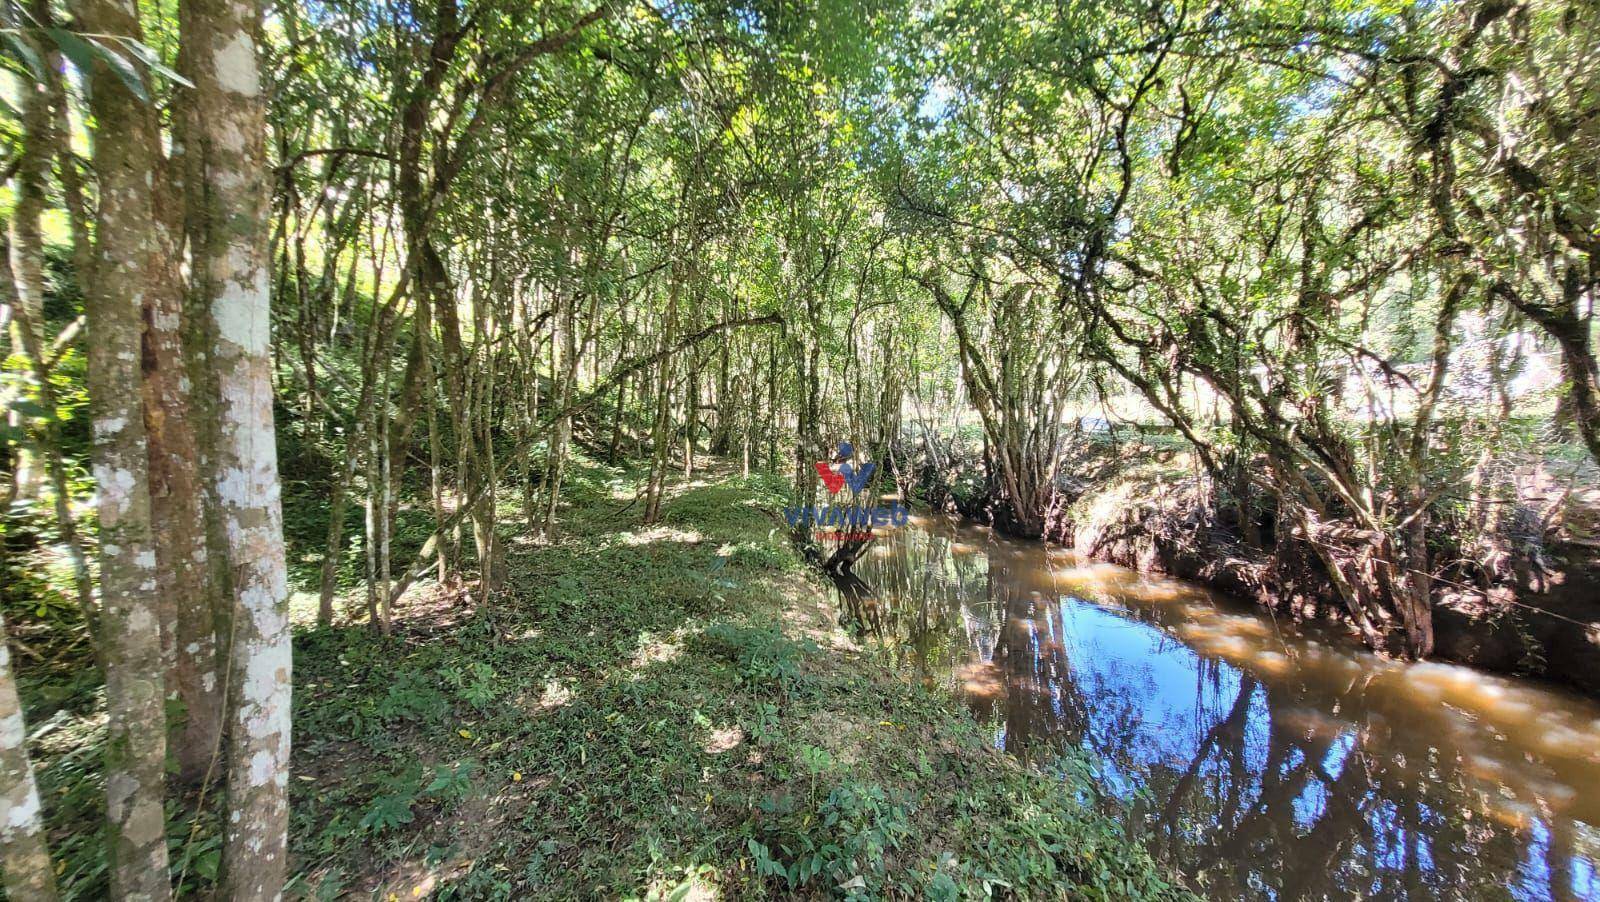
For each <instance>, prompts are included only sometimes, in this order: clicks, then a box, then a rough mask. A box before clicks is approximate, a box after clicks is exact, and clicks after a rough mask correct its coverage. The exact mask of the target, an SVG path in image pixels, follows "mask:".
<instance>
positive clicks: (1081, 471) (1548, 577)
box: [899, 445, 1600, 696]
mask: <svg viewBox="0 0 1600 902" xmlns="http://www.w3.org/2000/svg"><path fill="white" fill-rule="evenodd" d="M1120 452H1121V453H1122V454H1124V455H1126V457H1125V458H1123V459H1121V460H1112V459H1110V456H1109V455H1104V454H1096V455H1090V456H1088V457H1086V458H1084V459H1081V460H1079V461H1077V462H1076V465H1075V466H1074V467H1072V468H1070V469H1071V472H1070V473H1064V474H1063V475H1062V476H1061V477H1060V479H1059V481H1058V503H1057V504H1056V505H1055V506H1054V507H1053V508H1052V510H1051V511H1050V512H1049V514H1048V516H1047V517H1046V525H1045V529H1044V534H1043V535H1042V536H1041V535H1039V534H1037V533H1035V534H1032V535H1029V534H1028V533H1026V532H1023V531H1019V530H1016V529H1015V528H1014V527H1013V525H1012V524H1011V523H1010V522H1009V518H1008V517H1007V516H1006V513H1005V505H1004V504H1003V503H1001V501H1000V499H999V497H998V494H999V493H998V492H997V491H996V490H995V489H994V488H993V487H992V486H991V485H990V484H989V481H988V480H987V478H986V477H985V475H984V468H983V465H982V461H981V459H979V458H977V457H972V458H967V459H964V460H963V459H951V460H949V461H948V462H947V465H946V466H945V467H944V468H940V469H936V468H932V467H929V466H927V465H926V462H925V461H924V462H923V463H922V464H920V465H918V466H905V467H902V468H900V470H899V472H900V473H901V488H902V491H905V490H908V489H909V494H910V496H911V497H913V498H914V499H917V500H918V501H920V502H922V503H925V504H927V505H928V506H929V507H931V508H932V509H934V510H936V511H944V512H950V513H956V514H958V515H960V516H962V517H963V518H965V519H967V520H969V521H971V522H974V523H979V524H983V525H988V526H993V527H994V528H995V529H997V530H999V531H1001V532H1002V533H1005V534H1007V535H1013V536H1017V537H1019V538H1042V539H1044V540H1045V541H1048V542H1052V543H1056V544H1059V545H1062V546H1065V547H1067V548H1069V549H1072V550H1074V551H1076V552H1078V553H1080V554H1083V555H1085V556H1088V557H1091V558H1093V559H1096V560H1101V561H1105V562H1108V563H1113V564H1118V565H1121V566H1124V567H1129V568H1132V569H1135V570H1139V571H1142V572H1146V573H1160V574H1165V575H1169V576H1175V577H1179V578H1182V579H1186V580H1191V581H1193V582H1196V583H1200V584H1202V585H1204V586H1207V587H1208V588H1211V589H1215V590H1217V591H1220V592H1224V593H1227V594H1229V595H1232V596H1235V597H1238V598H1242V599H1246V600H1249V601H1253V602H1255V603H1257V604H1259V605H1262V606H1265V607H1267V608H1269V609H1270V610H1272V611H1273V612H1274V613H1275V614H1278V615H1281V616H1285V617H1287V618H1289V619H1291V620H1295V621H1311V620H1320V621H1328V622H1333V623H1338V624H1345V625H1347V624H1348V616H1347V615H1346V613H1345V609H1344V607H1343V605H1342V604H1341V603H1340V602H1339V600H1338V598H1337V597H1336V595H1335V594H1334V591H1333V588H1332V585H1331V583H1330V582H1329V580H1328V576H1327V573H1326V570H1324V569H1323V567H1322V565H1321V563H1320V562H1319V561H1318V560H1317V559H1316V555H1315V554H1314V553H1312V551H1311V550H1310V548H1309V547H1308V546H1307V545H1306V544H1305V543H1304V542H1302V541H1299V540H1297V539H1294V538H1292V537H1287V536H1286V537H1284V538H1283V539H1281V540H1279V541H1274V542H1270V543H1266V544H1267V547H1264V548H1257V547H1252V546H1251V545H1249V544H1248V543H1246V542H1245V541H1243V539H1242V538H1241V535H1240V529H1239V528H1238V523H1237V517H1236V516H1230V515H1231V514H1232V512H1231V511H1229V510H1228V509H1227V508H1226V506H1225V505H1223V504H1220V503H1219V501H1218V498H1217V496H1216V494H1215V493H1214V492H1213V491H1211V489H1210V487H1209V486H1210V483H1209V480H1206V479H1205V478H1203V477H1201V476H1199V475H1197V473H1196V470H1197V467H1196V466H1195V465H1194V463H1193V461H1192V460H1190V459H1189V458H1188V456H1187V455H1186V454H1183V453H1181V452H1173V451H1171V450H1163V449H1152V448H1148V447H1145V448H1139V447H1136V446H1128V445H1124V446H1122V447H1121V449H1120ZM1130 452H1132V453H1130ZM1064 469H1067V468H1064ZM1541 478H1543V482H1542V483H1541V482H1540V480H1541ZM1527 482H1528V483H1529V484H1530V486H1529V489H1528V490H1527V491H1528V492H1529V493H1530V494H1539V493H1542V494H1544V495H1553V494H1556V491H1557V490H1558V489H1559V487H1554V488H1553V487H1552V486H1551V485H1550V484H1549V479H1548V478H1547V477H1541V475H1539V474H1535V475H1532V476H1530V477H1529V479H1528V480H1527ZM1591 482H1592V480H1591ZM1590 494H1594V493H1592V492H1591V493H1590ZM1531 507H1532V505H1531V504H1529V503H1523V502H1519V506H1518V508H1517V509H1516V510H1514V511H1513V513H1512V514H1510V515H1507V516H1505V517H1503V518H1501V519H1502V521H1503V522H1505V523H1507V524H1511V525H1509V526H1508V527H1506V528H1504V529H1501V530H1500V531H1499V532H1498V533H1496V534H1494V535H1492V536H1491V537H1490V538H1489V539H1488V541H1490V542H1492V543H1493V544H1494V546H1495V548H1494V550H1493V552H1492V554H1491V555H1490V557H1492V558H1493V560H1494V561H1495V566H1494V567H1493V568H1492V571H1493V572H1492V573H1490V574H1489V575H1488V576H1486V577H1483V578H1468V577H1464V576H1461V575H1460V574H1459V573H1457V572H1456V571H1454V570H1452V571H1450V572H1451V576H1452V577H1454V578H1445V579H1440V580H1438V581H1437V586H1436V589H1435V591H1434V593H1433V612H1434V630H1435V636H1436V647H1435V650H1434V653H1433V655H1432V656H1431V657H1432V658H1433V659H1435V660H1441V661H1449V662H1454V663H1460V664H1468V665H1471V666H1474V667H1478V668H1482V669H1484V670H1487V671H1491V672H1495V673H1503V674H1512V675H1516V676H1529V677H1536V678H1540V679H1544V680H1549V681H1551V682H1554V683H1559V684H1563V685H1567V686H1570V687H1573V688H1576V689H1579V690H1581V691H1583V692H1585V693H1587V694H1590V695H1597V696H1600V555H1597V554H1596V547H1595V545H1594V544H1593V542H1592V541H1591V539H1590V538H1589V537H1590V536H1591V535H1592V533H1593V529H1594V525H1595V521H1596V519H1600V518H1597V516H1596V509H1597V507H1600V498H1588V497H1586V496H1585V497H1574V498H1568V499H1567V500H1566V503H1565V507H1564V508H1563V510H1562V514H1563V516H1562V517H1561V518H1559V519H1558V520H1555V522H1552V519H1553V518H1552V517H1551V516H1550V514H1549V513H1548V512H1539V511H1533V510H1531V509H1529V508H1531ZM1430 541H1433V542H1435V543H1436V544H1438V545H1439V546H1440V549H1441V550H1440V556H1441V557H1442V556H1443V555H1444V554H1445V553H1450V554H1454V555H1456V556H1457V557H1461V558H1464V557H1465V554H1464V553H1463V552H1461V550H1460V549H1458V548H1455V547H1453V546H1452V544H1451V542H1450V541H1449V537H1445V536H1441V537H1430ZM1480 575H1481V574H1480ZM1352 633H1353V630H1352ZM1357 641H1359V640H1357Z"/></svg>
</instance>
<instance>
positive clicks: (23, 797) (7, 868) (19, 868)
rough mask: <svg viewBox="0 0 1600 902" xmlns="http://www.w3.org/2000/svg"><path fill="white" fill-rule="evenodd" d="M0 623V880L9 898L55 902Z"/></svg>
mask: <svg viewBox="0 0 1600 902" xmlns="http://www.w3.org/2000/svg"><path fill="white" fill-rule="evenodd" d="M9 641H10V640H9V639H8V638H7V636H6V623H5V619H4V618H0V810H3V812H4V816H0V876H3V877H4V878H5V879H4V886H5V889H6V898H8V899H12V900H15V902H36V900H50V899H54V898H56V878H55V872H54V871H52V870H51V869H50V850H49V849H48V848H47V847H46V845H45V836H44V820H43V818H42V817H41V816H40V807H39V786H38V784H37V783H35V782H34V779H33V764H32V762H30V761H29V760H28V727H27V724H26V723H25V722H24V721H23V719H22V702H21V701H20V700H18V698H17V684H16V680H15V679H14V678H13V677H12V675H11V648H10V645H9Z"/></svg>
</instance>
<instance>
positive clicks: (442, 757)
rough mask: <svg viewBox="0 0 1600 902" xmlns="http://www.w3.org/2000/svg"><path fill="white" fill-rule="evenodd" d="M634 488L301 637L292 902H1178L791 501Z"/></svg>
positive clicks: (615, 485)
mask: <svg viewBox="0 0 1600 902" xmlns="http://www.w3.org/2000/svg"><path fill="white" fill-rule="evenodd" d="M637 477H638V474H636V473H632V472H629V471H625V470H618V469H612V468H606V467H602V466H599V465H595V464H587V463H586V464H583V465H582V466H580V467H578V468H577V470H576V472H574V473H573V476H572V479H571V482H570V484H569V486H568V487H567V489H566V491H565V492H564V497H565V499H566V502H567V506H566V507H565V509H564V510H563V516H562V522H563V524H564V531H563V533H562V535H561V536H560V538H559V539H558V540H557V541H556V542H554V543H553V544H552V543H535V542H533V541H531V540H530V539H529V538H528V537H527V536H526V535H525V534H524V530H523V528H522V526H521V524H515V523H512V522H511V521H509V520H508V525H507V527H506V533H505V536H504V538H505V540H506V548H507V554H508V574H509V576H508V584H507V586H506V587H505V591H504V592H503V593H502V594H501V595H499V596H498V597H496V598H495V599H493V600H492V601H491V602H489V603H488V604H483V605H479V604H475V603H473V602H472V601H471V600H470V597H469V596H468V595H467V593H447V592H444V591H442V590H441V589H440V588H439V587H437V586H433V585H431V584H428V585H421V586H419V587H418V588H417V589H415V590H413V592H412V593H410V594H409V595H408V596H407V598H406V599H405V600H404V601H403V602H402V604H401V606H400V609H399V610H398V611H397V628H396V631H395V634H394V635H393V636H390V637H380V636H377V635H374V634H373V633H371V632H369V631H368V630H367V629H366V627H365V626H364V625H360V624H350V625H341V626H336V627H333V628H326V629H318V628H315V627H314V626H312V625H311V624H310V623H309V622H306V623H303V624H301V625H300V626H299V627H297V635H296V646H295V702H294V762H293V777H292V779H291V780H290V784H289V785H290V791H291V794H292V814H291V824H290V843H291V868H290V870H291V873H292V874H293V878H292V881H291V884H290V886H289V890H288V893H287V897H288V898H311V899H333V898H358V899H383V900H390V899H394V900H405V899H419V898H436V899H525V898H551V899H558V898H559V899H568V898H671V899H708V898H725V899H747V898H783V897H795V896H799V897H853V898H910V897H917V898H929V899H959V898H982V897H985V896H988V895H995V896H1000V897H1023V898H1064V897H1072V898H1107V899H1124V898H1135V897H1167V896H1177V895H1180V894H1181V890H1179V889H1177V888H1176V887H1175V885H1174V884H1173V883H1172V882H1171V881H1170V879H1169V878H1168V877H1166V876H1164V875H1163V873H1162V872H1160V871H1159V870H1158V868H1157V867H1156V866H1155V865H1153V864H1152V863H1151V860H1150V859H1149V857H1148V856H1147V855H1146V854H1145V853H1144V852H1143V851H1142V850H1141V849H1140V848H1139V847H1138V846H1137V845H1136V844H1134V843H1131V842H1130V841H1128V840H1127V839H1126V838H1125V836H1124V835H1123V834H1122V832H1121V831H1120V828H1118V827H1117V826H1116V825H1115V824H1114V822H1113V820H1112V819H1110V818H1108V817H1107V816H1105V815H1104V814H1102V813H1099V812H1097V811H1096V809H1095V808H1094V807H1093V805H1092V803H1091V800H1090V795H1091V793H1090V791H1089V786H1088V784H1087V783H1086V782H1085V780H1084V778H1083V777H1081V776H1076V775H1070V776H1069V775H1067V773H1063V772H1058V773H1049V772H1045V771H1040V770H1034V769H1027V768H1024V767H1022V766H1020V765H1018V764H1017V763H1015V762H1014V761H1012V760H1011V759H1009V758H1007V757H1005V756H1003V755H1001V754H1000V753H998V752H996V751H994V750H993V749H992V748H990V747H989V746H988V745H987V744H986V742H985V739H984V736H983V735H982V734H981V731H980V729H979V727H978V725H977V724H976V723H975V722H974V721H973V720H972V719H971V717H970V716H969V715H968V714H967V713H966V712H965V710H964V709H963V708H961V707H960V706H959V705H957V704H956V703H955V702H954V701H953V700H952V699H950V698H949V697H948V696H945V695H942V694H940V693H939V692H937V691H936V690H929V689H925V688H923V687H921V686H919V685H916V684H913V683H910V682H907V681H904V680H902V679H901V678H898V677H896V676H893V675H892V674H891V673H890V672H888V671H887V670H885V669H883V668H882V667H881V666H880V665H878V664H875V663H873V662H872V661H871V660H870V659H869V657H868V656H867V655H866V654H864V653H862V652H860V651H859V650H858V649H856V648H854V647H853V646H851V645H850V644H849V642H848V641H847V640H846V639H844V638H843V635H842V633H841V631H840V630H839V629H838V627H837V625H836V623H835V620H834V618H835V616H836V614H835V613H834V612H833V610H832V608H831V607H830V606H829V605H828V604H827V602H826V598H827V595H826V592H825V590H824V588H823V587H822V585H821V584H820V583H819V582H818V580H817V578H816V577H815V576H814V575H813V574H812V573H811V572H809V571H808V570H807V569H806V568H805V567H804V566H803V565H802V564H801V562H800V560H799V558H798V556H797V555H796V554H795V552H794V551H793V550H792V548H791V546H790V545H789V543H788V541H787V540H786V538H785V536H784V533H783V530H782V529H781V528H780V525H779V523H780V521H778V520H777V519H776V518H775V517H774V516H773V514H772V511H774V510H776V509H777V508H778V507H779V506H780V505H781V503H782V491H783V487H782V485H781V483H780V482H779V481H777V480H774V479H771V478H766V477H751V478H738V477H735V476H729V475H726V474H723V473H720V472H717V471H713V472H712V473H711V474H709V475H706V476H703V477H699V478H696V479H693V480H687V481H685V480H679V481H678V483H677V484H676V485H675V486H674V487H673V489H672V495H671V497H670V498H669V499H668V500H667V502H666V504H665V505H664V507H663V511H662V517H661V520H660V522H659V523H658V524H656V525H653V526H644V525H643V524H642V523H641V515H642V508H643V504H642V502H639V501H637V488H638V484H639V481H638V478H637ZM306 497H312V496H311V494H310V493H307V495H306ZM288 503H289V505H290V509H289V510H288V511H286V514H287V516H288V517H289V518H290V519H293V518H295V517H296V516H301V515H303V512H299V511H296V510H294V508H293V506H294V505H295V504H296V503H297V501H296V500H295V497H294V496H291V497H290V500H289V502H288ZM514 507H515V505H510V506H508V509H507V513H508V514H509V513H511V512H512V508H514ZM305 532H306V534H307V538H306V539H305V541H304V542H299V543H296V542H293V541H292V542H291V548H290V554H291V560H296V558H297V556H298V560H299V562H300V563H301V566H302V567H304V571H305V573H306V575H307V577H309V575H310V571H311V570H312V568H313V564H314V561H315V557H314V547H309V548H308V547H307V546H308V545H309V543H310V542H312V541H314V540H315V539H316V536H315V533H316V530H312V529H307V530H305ZM304 613H305V612H303V611H302V610H300V609H299V608H297V611H296V616H297V618H299V617H301V616H302V615H303V614H304ZM80 688H83V687H80ZM33 689H34V697H35V698H36V699H37V698H39V697H40V695H38V694H37V693H38V691H39V689H40V687H33ZM92 689H93V687H89V689H87V690H85V691H90V690H92ZM69 709H70V711H71V712H72V713H73V715H74V717H73V718H70V719H69V718H67V717H66V712H68V711H69ZM97 710H103V702H96V701H93V700H88V701H84V702H83V703H82V704H80V705H77V706H67V707H64V708H63V709H62V711H63V713H62V714H61V715H60V716H59V717H58V720H60V721H61V723H60V725H59V726H58V727H53V728H52V729H53V730H54V732H53V733H52V734H51V735H49V736H47V737H46V738H45V740H44V741H43V743H42V749H41V751H40V752H39V755H40V765H41V779H42V783H43V788H44V789H45V791H46V794H47V796H48V797H50V799H51V801H50V802H49V803H47V808H48V810H47V813H48V815H49V817H50V821H51V827H52V829H51V834H52V841H53V843H54V844H55V852H56V855H57V858H58V859H59V862H60V865H61V873H62V879H63V883H64V884H65V885H66V887H67V888H68V895H69V896H70V897H73V898H82V899H88V898H98V897H100V896H101V895H102V894H103V891H104V887H105V875H104V868H103V864H102V862H103V855H102V852H101V849H100V840H99V837H100V836H101V830H100V827H99V818H100V817H101V815H100V811H101V810H102V809H101V807H100V806H102V805H103V785H102V782H101V781H100V779H99V776H98V773H99V751H98V747H99V743H100V742H101V741H103V737H104V729H103V726H102V724H103V720H100V719H97V718H98V717H102V716H103V715H94V714H93V712H95V711H97ZM79 715H82V716H79ZM216 805H217V799H215V798H213V799H212V800H211V801H210V802H209V803H208V805H207V809H208V814H207V815H206V816H204V817H202V818H200V819H199V821H198V822H196V821H195V820H194V819H193V818H192V817H190V816H188V815H187V814H186V813H185V812H184V811H183V810H182V809H183V807H184V806H180V805H178V804H176V803H174V804H172V805H171V806H170V809H171V810H170V812H169V814H170V818H169V819H170V821H171V831H172V832H171V839H172V852H173V861H174V868H175V870H181V871H182V873H183V876H182V883H181V886H182V889H183V890H184V891H185V892H186V893H190V894H196V895H200V894H204V893H205V892H207V891H208V890H209V888H210V886H211V885H212V883H211V881H212V880H213V879H214V876H215V873H216V869H217V864H218V858H219V848H220V842H219V835H218V823H217V817H216V815H215V812H216V810H217V808H216Z"/></svg>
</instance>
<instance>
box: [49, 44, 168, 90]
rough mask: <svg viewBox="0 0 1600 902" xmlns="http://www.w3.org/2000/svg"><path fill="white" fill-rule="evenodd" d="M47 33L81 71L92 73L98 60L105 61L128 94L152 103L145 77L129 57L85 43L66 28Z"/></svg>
mask: <svg viewBox="0 0 1600 902" xmlns="http://www.w3.org/2000/svg"><path fill="white" fill-rule="evenodd" d="M45 33H46V34H48V35H50V38H51V39H52V40H54V41H55V42H56V46H57V47H59V48H61V52H62V54H64V55H65V56H66V57H67V59H70V60H72V64H73V65H74V66H77V67H78V69H79V71H82V72H85V73H87V72H90V71H91V70H92V69H93V66H94V61H95V59H96V58H99V59H101V60H104V61H105V64H106V65H107V66H110V67H111V71H113V72H115V73H116V74H117V78H119V79H121V80H122V84H123V86H124V87H126V88H127V89H128V93H130V94H132V95H133V96H135V97H137V98H139V100H140V101H142V102H144V103H149V102H150V92H149V91H148V90H146V89H145V84H144V77H143V76H141V75H140V74H139V70H138V69H137V68H135V67H134V65H133V63H132V62H131V61H129V60H128V58H127V57H124V56H123V55H122V54H120V53H118V52H116V51H115V50H112V49H111V48H109V47H104V46H101V45H100V44H93V43H90V42H88V41H85V40H84V39H83V38H80V37H78V36H77V35H75V34H73V33H72V32H70V31H68V30H66V29H65V28H46V29H45Z"/></svg>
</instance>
